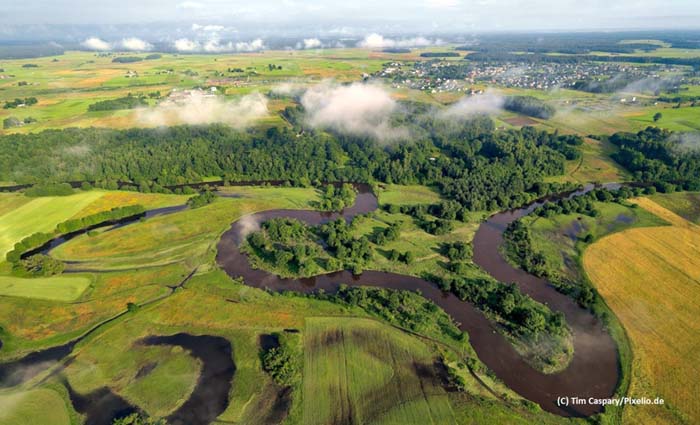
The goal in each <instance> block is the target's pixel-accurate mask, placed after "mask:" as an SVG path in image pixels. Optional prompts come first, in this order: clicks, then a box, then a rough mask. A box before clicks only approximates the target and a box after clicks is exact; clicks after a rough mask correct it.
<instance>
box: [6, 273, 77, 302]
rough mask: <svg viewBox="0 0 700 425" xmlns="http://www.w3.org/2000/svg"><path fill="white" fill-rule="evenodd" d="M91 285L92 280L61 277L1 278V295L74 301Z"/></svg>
mask: <svg viewBox="0 0 700 425" xmlns="http://www.w3.org/2000/svg"><path fill="white" fill-rule="evenodd" d="M89 285H90V278H87V277H82V276H70V277H68V276H59V277H46V278H32V279H23V278H19V277H11V276H0V295H2V296H10V297H23V298H36V299H41V300H55V301H74V300H75V299H77V298H79V297H80V295H81V294H82V293H83V292H84V291H85V290H86V289H87V287H88V286H89Z"/></svg>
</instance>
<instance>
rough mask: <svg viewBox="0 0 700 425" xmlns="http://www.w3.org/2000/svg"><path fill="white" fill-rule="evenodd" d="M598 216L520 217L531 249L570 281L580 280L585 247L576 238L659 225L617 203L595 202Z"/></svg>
mask: <svg viewBox="0 0 700 425" xmlns="http://www.w3.org/2000/svg"><path fill="white" fill-rule="evenodd" d="M595 207H596V209H597V210H598V211H600V215H599V216H598V217H589V216H586V215H582V214H566V215H564V214H560V215H556V216H554V217H551V218H544V217H537V216H528V217H526V218H524V219H523V220H524V223H526V224H527V225H528V226H529V227H530V229H531V231H532V242H533V247H534V249H535V250H537V251H539V252H542V253H543V254H544V255H545V257H546V259H547V264H549V265H550V266H551V267H553V268H554V269H555V270H557V271H558V272H560V273H561V274H562V275H563V276H566V277H568V278H569V279H571V280H572V281H574V282H578V281H581V279H582V275H581V270H580V268H579V267H578V258H580V256H581V254H582V252H583V251H584V250H585V249H586V247H587V244H585V243H584V242H583V241H581V240H580V239H582V238H583V236H584V235H586V234H587V233H590V234H591V235H593V237H594V240H597V239H599V238H601V237H603V236H606V235H608V234H611V233H614V232H619V231H621V230H625V229H629V228H631V227H647V226H661V225H664V224H666V222H665V221H663V220H662V219H660V218H659V217H657V216H655V215H653V214H651V213H649V212H648V211H646V210H644V209H641V208H632V207H630V206H626V205H621V204H617V203H602V202H596V203H595Z"/></svg>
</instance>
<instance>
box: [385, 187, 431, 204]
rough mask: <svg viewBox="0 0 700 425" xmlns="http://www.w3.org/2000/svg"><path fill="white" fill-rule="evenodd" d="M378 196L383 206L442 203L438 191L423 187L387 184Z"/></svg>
mask: <svg viewBox="0 0 700 425" xmlns="http://www.w3.org/2000/svg"><path fill="white" fill-rule="evenodd" d="M377 196H378V198H379V203H380V204H381V205H385V204H395V205H415V204H437V203H438V202H440V195H439V194H438V192H437V190H435V189H433V188H430V187H427V186H421V185H412V186H407V185H397V184H387V185H385V186H384V187H382V188H381V189H380V190H379V192H378V194H377Z"/></svg>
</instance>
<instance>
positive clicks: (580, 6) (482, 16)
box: [0, 0, 700, 36]
mask: <svg viewBox="0 0 700 425" xmlns="http://www.w3.org/2000/svg"><path fill="white" fill-rule="evenodd" d="M27 24H31V25H32V26H33V28H34V29H31V30H28V29H27ZM145 24H152V25H153V27H154V28H155V27H157V28H160V29H161V30H162V29H163V28H165V27H168V28H170V30H171V31H177V30H178V29H179V30H182V28H191V25H193V24H194V25H200V26H207V25H209V26H220V27H224V28H226V29H227V31H230V32H232V33H233V32H236V31H238V32H244V31H251V30H252V29H256V30H258V31H261V30H265V31H275V30H277V31H283V30H285V31H293V30H297V31H298V32H301V31H306V32H309V33H314V32H315V33H316V34H317V35H323V34H328V35H332V34H337V35H342V34H348V35H360V34H362V33H367V32H369V31H382V32H390V33H395V34H398V33H416V32H422V33H431V32H481V31H483V32H488V31H522V30H527V31H531V30H538V31H554V30H558V31H571V30H601V29H603V30H615V29H697V28H700V1H699V0H414V1H408V0H383V1H368V0H351V1H348V0H313V1H302V0H281V1H280V0H276V1H273V0H255V1H250V0H245V1H239V0H183V1H178V0H174V1H172V0H109V1H103V0H99V1H96V0H26V1H17V0H0V27H4V29H3V28H0V32H2V31H4V33H5V34H6V35H7V34H12V33H21V32H22V31H25V32H27V31H35V29H36V27H38V26H42V27H43V28H45V29H47V30H46V31H47V32H48V31H49V30H48V29H49V28H52V27H55V26H92V27H93V28H100V29H102V30H104V31H105V32H109V31H116V29H117V28H119V26H120V25H132V26H141V27H144V26H145ZM93 32H94V31H93ZM154 32H156V31H154ZM158 33H159V34H160V36H162V33H163V31H160V32H158ZM96 35H99V34H96ZM310 35H311V34H310Z"/></svg>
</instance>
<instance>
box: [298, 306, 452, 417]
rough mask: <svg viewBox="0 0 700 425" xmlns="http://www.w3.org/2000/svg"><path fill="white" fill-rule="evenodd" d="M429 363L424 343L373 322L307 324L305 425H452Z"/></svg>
mask: <svg viewBox="0 0 700 425" xmlns="http://www.w3.org/2000/svg"><path fill="white" fill-rule="evenodd" d="M433 362H434V356H433V354H432V353H431V351H430V349H429V348H428V347H427V346H426V345H425V344H424V343H423V342H421V341H420V340H418V339H416V338H414V337H411V336H409V335H407V334H404V333H402V332H401V331H399V330H397V329H394V328H391V327H389V326H386V325H383V324H381V323H378V322H376V321H373V320H368V319H348V318H342V319H340V318H318V317H317V318H307V319H306V325H305V336H304V378H303V397H304V400H303V406H304V409H303V411H304V420H303V423H305V424H324V425H327V424H360V423H362V424H370V423H371V424H382V423H386V424H393V423H400V424H420V425H424V424H449V423H455V416H454V412H453V410H452V406H451V405H450V401H449V399H448V396H447V393H446V392H445V390H444V389H443V388H442V387H441V386H440V382H439V378H438V377H437V375H436V372H435V369H434V366H433Z"/></svg>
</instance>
